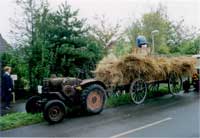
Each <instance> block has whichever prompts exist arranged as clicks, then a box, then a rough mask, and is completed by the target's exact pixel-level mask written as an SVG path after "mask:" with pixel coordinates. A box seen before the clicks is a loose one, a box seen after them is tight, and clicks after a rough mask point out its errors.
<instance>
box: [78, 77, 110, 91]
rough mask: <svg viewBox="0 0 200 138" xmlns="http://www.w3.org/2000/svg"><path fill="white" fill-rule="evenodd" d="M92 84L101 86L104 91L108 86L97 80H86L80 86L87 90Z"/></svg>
mask: <svg viewBox="0 0 200 138" xmlns="http://www.w3.org/2000/svg"><path fill="white" fill-rule="evenodd" d="M91 84H99V85H100V86H102V87H103V88H104V89H106V85H105V84H104V83H103V82H102V81H99V80H96V79H85V80H83V81H82V82H81V83H80V86H81V87H82V88H85V87H87V86H89V85H91Z"/></svg>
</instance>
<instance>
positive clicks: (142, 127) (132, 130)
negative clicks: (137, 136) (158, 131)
mask: <svg viewBox="0 0 200 138" xmlns="http://www.w3.org/2000/svg"><path fill="white" fill-rule="evenodd" d="M169 120H172V118H171V117H168V118H165V119H162V120H160V121H156V122H153V123H151V124H147V125H144V126H141V127H138V128H135V129H131V130H128V131H126V132H123V133H119V134H117V135H114V136H111V137H110V138H118V137H121V136H124V135H127V134H130V133H133V132H136V131H139V130H142V129H145V128H148V127H151V126H155V125H157V124H160V123H163V122H166V121H169Z"/></svg>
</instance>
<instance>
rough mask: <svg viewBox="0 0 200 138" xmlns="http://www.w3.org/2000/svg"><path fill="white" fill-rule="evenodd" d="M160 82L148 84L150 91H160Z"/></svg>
mask: <svg viewBox="0 0 200 138" xmlns="http://www.w3.org/2000/svg"><path fill="white" fill-rule="evenodd" d="M159 86H160V85H159V83H158V82H155V83H150V84H149V85H148V92H158V90H159Z"/></svg>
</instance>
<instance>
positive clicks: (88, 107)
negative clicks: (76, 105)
mask: <svg viewBox="0 0 200 138" xmlns="http://www.w3.org/2000/svg"><path fill="white" fill-rule="evenodd" d="M105 100H106V92H105V90H104V88H103V87H102V86H100V85H98V84H92V85H90V86H88V87H86V88H85V89H84V90H83V91H82V95H81V102H82V107H83V109H84V111H86V112H87V113H89V114H99V113H100V112H102V110H103V108H104V104H105Z"/></svg>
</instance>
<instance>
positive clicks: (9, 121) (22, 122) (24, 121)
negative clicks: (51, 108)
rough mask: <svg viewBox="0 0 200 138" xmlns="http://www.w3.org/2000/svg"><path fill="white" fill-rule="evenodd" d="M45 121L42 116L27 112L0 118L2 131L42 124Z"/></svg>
mask: <svg viewBox="0 0 200 138" xmlns="http://www.w3.org/2000/svg"><path fill="white" fill-rule="evenodd" d="M42 121H43V117H42V114H40V113H38V114H34V115H33V114H28V113H25V112H20V113H11V114H7V115H4V116H1V117H0V130H1V131H2V130H7V129H12V128H17V127H20V126H26V125H31V124H36V123H40V122H42Z"/></svg>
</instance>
